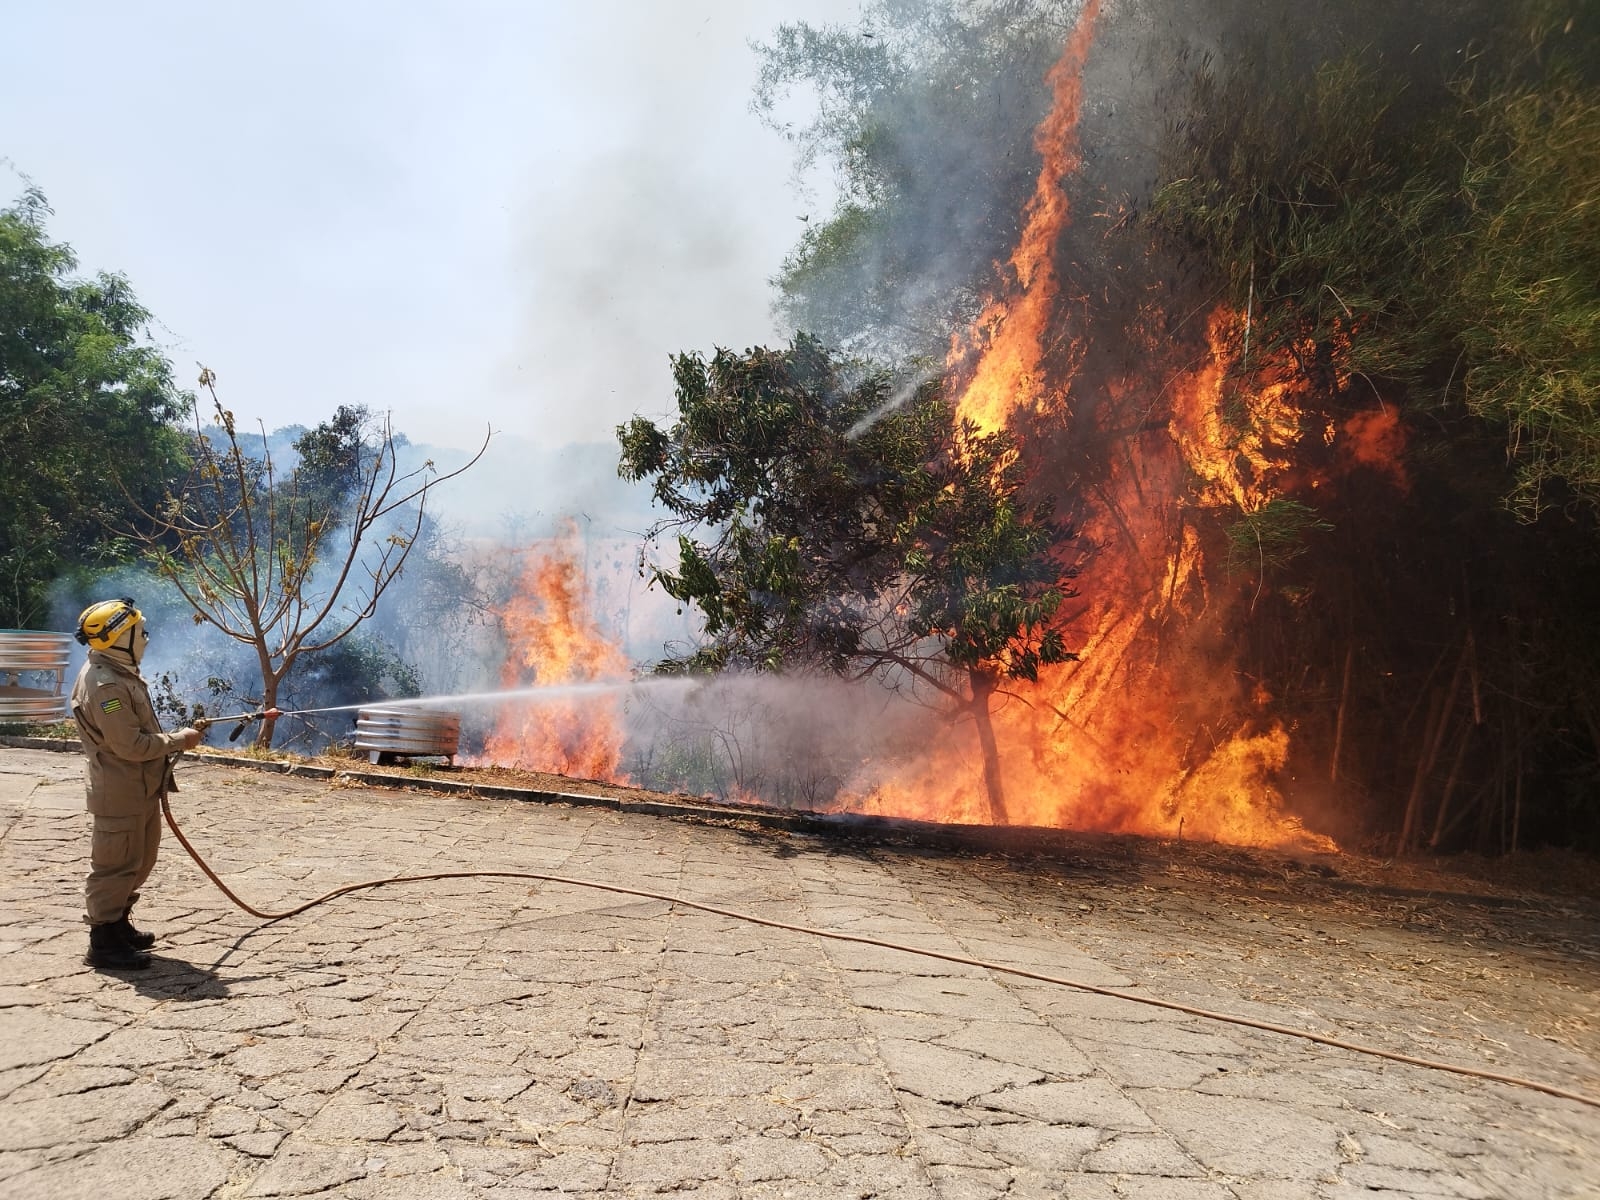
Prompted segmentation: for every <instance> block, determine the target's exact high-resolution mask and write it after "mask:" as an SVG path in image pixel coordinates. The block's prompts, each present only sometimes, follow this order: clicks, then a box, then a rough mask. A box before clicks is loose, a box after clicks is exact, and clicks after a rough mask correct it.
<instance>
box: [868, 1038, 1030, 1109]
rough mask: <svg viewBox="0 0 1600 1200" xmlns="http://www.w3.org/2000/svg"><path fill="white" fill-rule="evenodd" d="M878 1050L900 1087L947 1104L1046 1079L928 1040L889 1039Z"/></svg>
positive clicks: (896, 1085) (892, 1077)
mask: <svg viewBox="0 0 1600 1200" xmlns="http://www.w3.org/2000/svg"><path fill="white" fill-rule="evenodd" d="M878 1053H879V1054H880V1055H881V1056H882V1058H883V1062H884V1064H885V1066H886V1067H887V1068H888V1071H889V1082H890V1083H892V1084H893V1085H894V1086H895V1087H896V1088H898V1089H900V1090H902V1091H907V1092H913V1093H915V1094H916V1095H918V1096H922V1097H924V1098H926V1099H929V1100H939V1101H943V1102H945V1103H954V1104H961V1103H965V1102H966V1101H968V1100H971V1099H972V1098H973V1097H974V1096H980V1095H983V1094H985V1093H987V1092H993V1091H996V1090H998V1089H1000V1088H1003V1087H1015V1086H1017V1085H1019V1084H1028V1083H1036V1082H1038V1081H1039V1080H1041V1079H1043V1078H1044V1073H1043V1072H1042V1071H1038V1070H1028V1069H1027V1068H1024V1067H1019V1066H1016V1065H1015V1064H1012V1063H1006V1062H997V1061H995V1060H994V1059H992V1058H987V1057H985V1056H984V1055H981V1054H969V1053H965V1052H963V1051H960V1050H950V1049H946V1048H945V1047H943V1046H939V1045H936V1044H932V1043H928V1042H913V1041H907V1040H905V1039H901V1038H886V1039H884V1040H882V1041H880V1042H879V1043H878Z"/></svg>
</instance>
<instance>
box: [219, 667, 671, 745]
mask: <svg viewBox="0 0 1600 1200" xmlns="http://www.w3.org/2000/svg"><path fill="white" fill-rule="evenodd" d="M679 682H681V681H679V680H676V679H668V678H661V679H626V680H617V681H614V682H610V683H556V684H543V685H539V686H535V687H525V688H516V689H514V690H512V691H501V692H463V693H461V694H459V695H455V696H412V697H408V698H406V699H402V700H367V701H363V702H362V703H359V704H329V705H325V706H323V707H322V708H265V709H257V710H256V711H255V712H247V713H231V714H229V715H228V716H225V717H199V718H196V720H195V722H194V727H195V728H196V729H199V730H202V731H203V730H206V729H209V728H210V727H211V726H213V725H226V724H227V723H228V722H229V721H237V722H238V724H237V725H235V726H234V728H233V732H232V733H230V734H228V740H229V741H230V742H236V741H238V740H239V735H240V734H242V733H243V732H244V731H245V730H246V729H247V728H248V727H249V726H251V725H253V724H254V723H255V722H257V721H267V720H271V721H276V720H277V719H278V718H279V717H307V716H311V715H312V714H314V713H335V712H359V711H360V710H362V709H373V708H385V709H388V708H426V707H427V706H428V705H431V704H437V705H452V706H454V705H462V704H493V703H496V702H498V701H503V700H533V699H546V700H558V699H562V698H565V697H569V696H584V695H600V694H603V693H606V692H616V691H621V690H622V689H623V688H629V689H634V688H646V687H651V686H660V685H664V684H670V683H679Z"/></svg>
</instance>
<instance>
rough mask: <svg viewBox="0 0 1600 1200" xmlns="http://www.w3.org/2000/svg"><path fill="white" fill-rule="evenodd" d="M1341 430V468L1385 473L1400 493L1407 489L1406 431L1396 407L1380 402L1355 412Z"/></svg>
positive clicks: (1343, 470) (1408, 481) (1409, 487)
mask: <svg viewBox="0 0 1600 1200" xmlns="http://www.w3.org/2000/svg"><path fill="white" fill-rule="evenodd" d="M1342 432H1343V433H1344V438H1343V439H1342V440H1341V441H1340V443H1339V467H1340V470H1341V472H1349V471H1351V470H1353V469H1355V468H1356V467H1367V468H1370V469H1371V470H1374V471H1377V472H1378V473H1379V474H1381V475H1384V476H1385V477H1387V478H1388V480H1389V482H1390V483H1392V484H1393V485H1394V487H1395V489H1396V490H1397V491H1399V492H1400V493H1402V494H1404V493H1406V492H1409V491H1410V490H1411V479H1410V477H1409V476H1408V475H1407V474H1406V469H1405V466H1404V452H1405V448H1406V431H1405V426H1403V425H1402V424H1401V423H1400V413H1399V412H1398V410H1396V409H1394V408H1390V407H1388V406H1380V407H1378V408H1373V409H1367V410H1365V411H1363V412H1358V413H1356V414H1355V415H1354V416H1352V417H1351V418H1350V419H1349V420H1347V421H1346V422H1345V423H1344V425H1343V426H1342Z"/></svg>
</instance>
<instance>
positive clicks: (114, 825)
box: [72, 650, 184, 925]
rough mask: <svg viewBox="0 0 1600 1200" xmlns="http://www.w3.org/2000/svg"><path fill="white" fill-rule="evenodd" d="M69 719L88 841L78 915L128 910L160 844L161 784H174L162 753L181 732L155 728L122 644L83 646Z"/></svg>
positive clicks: (97, 920) (113, 915) (98, 920)
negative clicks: (77, 739)
mask: <svg viewBox="0 0 1600 1200" xmlns="http://www.w3.org/2000/svg"><path fill="white" fill-rule="evenodd" d="M72 719H73V720H74V721H76V722H77V723H78V732H79V734H80V735H81V736H82V738H83V754H84V758H85V760H86V761H85V763H84V774H85V776H86V777H87V781H88V785H89V811H90V812H91V813H93V814H94V845H93V849H92V852H91V856H90V866H91V869H90V872H89V878H88V881H87V883H86V884H85V886H84V907H85V913H84V920H86V921H87V922H88V923H89V924H91V925H103V924H107V923H109V922H112V921H116V920H117V919H119V918H121V917H123V916H125V915H127V912H128V909H129V908H130V907H131V906H132V905H133V902H134V901H135V900H137V899H138V898H139V889H140V888H141V887H143V886H144V882H145V880H146V879H148V878H149V877H150V871H151V869H152V868H153V867H154V866H155V865H156V855H157V854H158V853H159V851H160V847H161V804H160V800H161V789H162V787H163V785H165V786H166V788H167V790H169V791H171V790H174V786H173V781H172V779H171V776H170V774H169V770H170V768H169V767H168V765H167V761H168V760H167V756H168V755H170V754H176V753H177V752H178V751H179V750H182V749H183V742H184V738H183V735H182V734H181V733H162V732H161V723H160V722H159V721H157V720H156V713H155V708H154V706H152V705H151V703H150V689H149V688H147V687H146V686H145V682H144V680H143V679H141V678H140V677H139V669H138V668H137V667H135V666H134V665H133V663H132V661H131V660H130V659H129V658H128V657H127V656H126V655H124V654H123V652H121V651H116V652H112V653H107V652H106V651H102V650H91V651H89V661H88V662H86V663H84V664H83V670H82V671H80V672H78V679H77V682H76V683H74V684H73V686H72Z"/></svg>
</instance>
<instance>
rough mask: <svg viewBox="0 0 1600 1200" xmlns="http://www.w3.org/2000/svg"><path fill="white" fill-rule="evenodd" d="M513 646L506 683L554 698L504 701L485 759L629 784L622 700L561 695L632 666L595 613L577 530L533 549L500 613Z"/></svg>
mask: <svg viewBox="0 0 1600 1200" xmlns="http://www.w3.org/2000/svg"><path fill="white" fill-rule="evenodd" d="M499 616H500V619H501V622H502V624H503V625H504V627H505V631H506V640H507V643H508V649H509V651H510V653H509V655H508V657H507V659H506V662H505V665H504V666H503V667H502V668H501V675H500V683H501V686H502V687H504V688H506V689H507V690H518V689H522V688H528V687H549V688H551V689H552V693H551V695H550V697H549V698H542V697H541V698H537V699H535V700H533V701H530V702H512V703H506V704H504V705H502V706H501V710H500V714H499V717H498V719H497V721H496V724H495V728H494V731H493V732H492V733H491V734H490V735H489V737H488V738H487V739H486V740H485V742H484V758H485V759H486V760H487V761H489V762H492V763H495V764H497V765H500V766H509V767H523V768H526V769H529V770H536V771H551V772H555V773H556V774H560V775H568V776H572V777H574V778H579V779H599V780H605V781H608V782H614V783H626V782H627V779H626V777H625V776H624V775H623V774H622V772H621V770H620V766H619V764H620V763H621V761H622V742H623V734H622V721H621V713H620V710H619V704H618V701H617V700H615V699H614V698H612V697H610V696H608V695H606V694H603V693H602V694H596V693H586V694H584V695H583V696H582V697H581V698H580V697H574V696H572V695H571V694H567V695H563V694H562V693H561V691H560V686H561V685H563V684H578V683H603V682H622V681H625V680H627V679H628V663H627V660H626V658H625V657H624V656H623V653H622V651H621V650H620V649H619V648H618V647H617V646H616V644H615V643H614V642H613V641H612V640H611V639H610V638H608V637H607V636H606V635H605V633H604V632H603V631H601V629H600V628H599V627H598V625H597V624H596V622H595V620H594V617H593V616H592V615H591V605H590V598H589V596H588V594H587V589H586V588H585V586H584V577H583V565H582V560H581V557H580V554H579V548H578V546H577V542H576V535H575V533H574V532H573V531H571V530H569V531H568V534H567V536H566V537H564V538H561V539H558V540H556V541H553V542H551V543H549V544H546V545H542V546H539V547H537V548H535V549H534V550H533V551H532V552H531V553H530V555H529V558H528V562H527V565H526V567H525V568H524V569H523V572H522V576H521V579H520V580H519V582H518V585H517V590H516V593H515V594H514V595H513V596H512V597H511V599H509V600H508V601H507V602H506V603H505V604H504V605H503V606H502V607H501V608H500V610H499Z"/></svg>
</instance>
